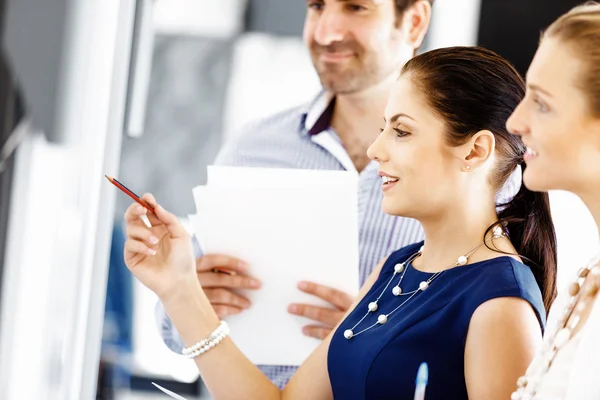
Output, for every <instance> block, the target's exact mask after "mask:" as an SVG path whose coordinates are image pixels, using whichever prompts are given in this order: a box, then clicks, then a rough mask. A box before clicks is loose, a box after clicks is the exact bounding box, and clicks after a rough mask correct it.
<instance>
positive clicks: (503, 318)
mask: <svg viewBox="0 0 600 400" xmlns="http://www.w3.org/2000/svg"><path fill="white" fill-rule="evenodd" d="M541 343H542V333H541V328H540V324H539V322H538V319H537V316H536V313H535V311H534V310H533V308H532V306H531V305H530V304H529V303H528V302H527V301H526V300H523V299H521V298H517V297H498V298H494V299H492V300H488V301H486V302H484V303H482V304H481V305H480V306H479V307H478V308H477V309H476V310H475V312H474V313H473V316H472V318H471V322H470V324H469V329H468V333H467V342H466V346H465V381H466V383H467V390H468V392H469V398H470V399H473V400H479V399H485V400H500V399H507V398H510V394H511V393H512V391H513V390H514V388H515V384H516V381H517V379H518V377H519V376H521V375H523V374H524V373H525V370H526V369H527V366H528V365H529V364H530V363H531V361H532V360H533V357H534V356H535V354H536V352H537V351H538V350H539V348H540V346H541Z"/></svg>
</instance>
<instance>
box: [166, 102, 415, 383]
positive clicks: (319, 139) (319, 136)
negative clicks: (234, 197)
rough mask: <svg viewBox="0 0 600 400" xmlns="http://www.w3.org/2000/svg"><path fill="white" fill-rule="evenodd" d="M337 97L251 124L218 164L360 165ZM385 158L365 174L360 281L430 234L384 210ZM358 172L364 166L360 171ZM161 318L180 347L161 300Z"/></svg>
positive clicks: (279, 373)
mask: <svg viewBox="0 0 600 400" xmlns="http://www.w3.org/2000/svg"><path fill="white" fill-rule="evenodd" d="M331 101H332V99H331V97H329V96H328V95H327V94H322V95H320V96H319V97H317V99H316V100H315V101H314V102H313V103H312V104H308V105H304V106H300V107H296V108H294V109H291V110H288V111H285V112H281V113H278V114H276V115H274V116H272V117H270V118H267V119H264V120H262V121H257V122H255V123H252V124H249V125H248V126H246V127H245V128H244V129H243V131H242V132H240V133H239V134H238V135H237V136H236V137H235V138H233V140H231V141H230V142H229V143H227V144H226V145H225V146H224V148H223V149H222V151H221V153H220V154H219V156H218V157H217V160H216V161H215V164H216V165H227V166H244V167H272V168H300V169H322V170H349V171H352V170H353V171H356V168H355V166H354V164H353V162H352V160H351V159H350V157H349V155H348V153H347V152H346V150H345V149H344V147H343V145H342V143H341V141H340V140H339V137H338V136H337V135H336V134H335V132H334V131H333V129H332V128H331V127H330V126H329V118H330V113H329V112H328V111H331V110H330V107H328V106H329V105H331V104H332V102H331ZM378 170H379V164H377V163H375V162H371V163H370V164H369V165H368V166H367V167H366V168H365V169H364V170H363V171H361V172H360V174H359V189H358V190H359V193H358V202H359V205H358V210H359V246H360V264H359V271H360V283H361V285H362V283H363V282H364V281H365V279H366V278H367V277H368V276H369V274H370V273H371V271H372V270H373V268H374V267H375V266H376V265H377V264H378V263H379V262H380V261H381V260H382V259H383V258H385V257H387V256H388V255H389V254H390V253H391V252H392V251H394V250H397V249H399V248H401V247H404V246H407V245H409V244H411V243H416V242H419V241H421V240H423V238H424V233H423V230H422V228H421V225H420V224H419V222H417V221H416V220H414V219H410V218H403V217H395V216H390V215H387V214H385V213H384V212H383V211H382V210H381V201H382V192H381V178H380V177H379V176H378ZM357 173H358V172H357ZM156 313H157V319H158V321H159V323H160V330H161V334H162V337H163V340H164V342H165V343H166V344H167V346H168V347H169V348H170V349H171V350H173V351H175V352H177V353H180V352H181V350H182V348H183V343H182V341H181V338H180V337H179V334H178V333H177V331H176V330H175V328H174V327H173V325H172V324H171V321H170V320H169V318H168V317H167V316H166V313H165V312H164V309H163V308H162V306H161V305H160V304H158V305H157V310H156ZM260 368H261V370H262V371H263V372H264V373H265V375H266V376H267V377H268V378H269V379H271V381H273V383H275V384H276V385H277V386H279V387H280V388H282V387H283V386H285V384H286V383H287V382H288V380H289V379H290V378H291V376H292V375H293V373H294V372H295V371H296V367H292V366H261V367H260Z"/></svg>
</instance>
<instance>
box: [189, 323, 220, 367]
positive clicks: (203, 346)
mask: <svg viewBox="0 0 600 400" xmlns="http://www.w3.org/2000/svg"><path fill="white" fill-rule="evenodd" d="M229 333H230V330H229V325H227V322H225V321H221V324H219V327H218V328H217V329H215V330H214V332H213V333H211V334H210V336H209V337H207V338H206V339H203V340H201V341H199V342H198V343H196V344H195V345H193V346H190V347H185V348H184V349H183V350H182V354H183V355H184V356H187V357H188V358H189V359H192V358H196V357H198V356H200V355H202V354H204V353H206V352H207V351H209V350H211V349H212V348H213V347H215V346H216V345H218V344H219V343H221V341H222V340H223V339H225V338H226V337H227V336H229Z"/></svg>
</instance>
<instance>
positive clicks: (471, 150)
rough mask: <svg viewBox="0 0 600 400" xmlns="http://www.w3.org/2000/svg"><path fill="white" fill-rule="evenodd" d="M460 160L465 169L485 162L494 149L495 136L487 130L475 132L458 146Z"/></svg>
mask: <svg viewBox="0 0 600 400" xmlns="http://www.w3.org/2000/svg"><path fill="white" fill-rule="evenodd" d="M460 148H461V158H463V160H461V161H462V162H463V163H464V165H465V167H468V168H466V169H467V170H471V171H472V170H474V169H475V168H477V167H479V166H481V165H483V164H485V162H486V161H487V160H488V159H489V158H490V157H491V156H492V155H493V154H494V151H495V150H496V138H495V137H494V134H493V133H492V132H490V131H488V130H483V131H479V132H477V133H476V134H475V135H473V137H471V139H469V141H467V143H465V144H464V145H462V146H460Z"/></svg>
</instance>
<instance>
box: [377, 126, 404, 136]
mask: <svg viewBox="0 0 600 400" xmlns="http://www.w3.org/2000/svg"><path fill="white" fill-rule="evenodd" d="M392 130H393V131H394V132H396V136H398V137H404V136H407V135H410V132H407V131H403V130H402V129H400V128H392ZM379 131H380V132H383V131H385V128H379Z"/></svg>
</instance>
